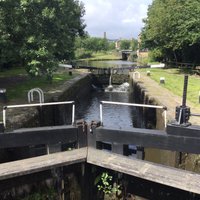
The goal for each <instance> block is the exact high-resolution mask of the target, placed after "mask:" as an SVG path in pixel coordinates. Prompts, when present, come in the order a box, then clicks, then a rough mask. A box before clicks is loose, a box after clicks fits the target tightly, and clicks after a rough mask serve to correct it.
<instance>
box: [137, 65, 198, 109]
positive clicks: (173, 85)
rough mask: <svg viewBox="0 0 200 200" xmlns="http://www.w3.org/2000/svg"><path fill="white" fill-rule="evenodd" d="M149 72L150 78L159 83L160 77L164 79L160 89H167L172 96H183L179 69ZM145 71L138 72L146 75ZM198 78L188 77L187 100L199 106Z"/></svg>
mask: <svg viewBox="0 0 200 200" xmlns="http://www.w3.org/2000/svg"><path fill="white" fill-rule="evenodd" d="M148 70H149V71H150V72H151V78H152V79H153V80H155V81H156V82H157V83H160V77H165V84H162V87H165V88H167V89H168V90H170V91H171V92H173V93H174V94H176V95H178V96H181V97H182V95H183V84H184V73H183V72H182V71H180V70H179V69H148ZM148 70H147V69H140V70H139V71H141V72H143V73H146V71H148ZM199 92H200V77H199V76H194V75H189V80H188V91H187V100H189V101H190V102H192V103H194V104H195V105H196V106H199Z"/></svg>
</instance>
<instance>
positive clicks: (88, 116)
mask: <svg viewBox="0 0 200 200" xmlns="http://www.w3.org/2000/svg"><path fill="white" fill-rule="evenodd" d="M100 101H115V102H125V103H129V93H125V92H124V93H122V92H120V93H119V92H98V91H95V92H93V93H92V94H91V97H88V98H87V99H85V100H84V101H81V102H78V103H77V106H76V107H77V109H76V119H85V121H87V122H91V121H92V120H96V121H100V115H99V113H100V108H99V105H100ZM133 109H134V108H130V107H128V106H119V105H107V104H105V105H103V125H104V127H107V128H119V129H122V128H131V127H133V122H132V112H133V111H132V110H133Z"/></svg>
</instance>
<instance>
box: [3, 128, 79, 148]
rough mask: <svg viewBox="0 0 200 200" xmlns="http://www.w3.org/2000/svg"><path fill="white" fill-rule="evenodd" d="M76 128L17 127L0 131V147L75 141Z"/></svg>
mask: <svg viewBox="0 0 200 200" xmlns="http://www.w3.org/2000/svg"><path fill="white" fill-rule="evenodd" d="M77 134H78V129H77V128H76V127H74V126H53V127H38V128H26V129H18V130H15V131H13V132H9V133H0V148H12V147H21V146H30V145H39V144H55V143H58V142H63V143H70V142H74V141H77Z"/></svg>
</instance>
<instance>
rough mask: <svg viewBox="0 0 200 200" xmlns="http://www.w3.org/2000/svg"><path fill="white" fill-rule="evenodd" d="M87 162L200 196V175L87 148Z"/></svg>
mask: <svg viewBox="0 0 200 200" xmlns="http://www.w3.org/2000/svg"><path fill="white" fill-rule="evenodd" d="M87 162H88V163H90V164H93V165H96V166H100V167H104V168H108V169H112V170H115V171H118V172H121V173H125V174H128V175H131V176H134V177H138V178H142V179H145V180H149V181H153V182H155V183H159V184H163V185H166V186H170V187H174V188H178V189H181V190H185V191H188V192H192V193H196V194H200V190H199V186H200V174H196V173H192V172H188V171H184V170H180V169H176V168H171V167H167V166H163V165H159V164H154V163H150V162H147V161H143V160H137V159H130V158H128V157H125V156H121V155H118V154H113V153H109V152H106V151H102V150H97V149H94V148H88V156H87Z"/></svg>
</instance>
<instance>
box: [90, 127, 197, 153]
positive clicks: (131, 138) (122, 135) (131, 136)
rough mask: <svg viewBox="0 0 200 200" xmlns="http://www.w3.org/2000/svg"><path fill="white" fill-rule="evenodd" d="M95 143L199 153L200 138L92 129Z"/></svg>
mask: <svg viewBox="0 0 200 200" xmlns="http://www.w3.org/2000/svg"><path fill="white" fill-rule="evenodd" d="M93 132H94V135H96V141H105V142H110V143H111V142H116V143H118V144H133V145H138V146H142V147H151V148H158V149H165V150H171V151H180V152H187V153H196V154H198V153H200V137H188V136H179V135H171V134H167V133H166V132H165V131H160V130H152V129H151V130H150V129H140V128H132V129H127V130H121V129H118V130H117V129H108V128H106V129H105V128H103V127H99V128H96V129H94V131H93Z"/></svg>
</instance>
